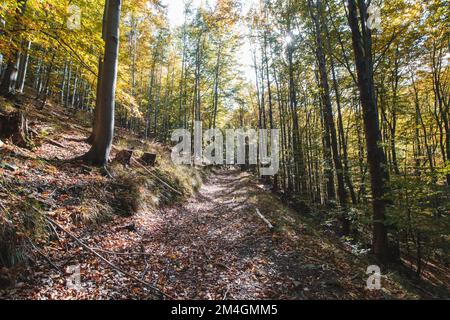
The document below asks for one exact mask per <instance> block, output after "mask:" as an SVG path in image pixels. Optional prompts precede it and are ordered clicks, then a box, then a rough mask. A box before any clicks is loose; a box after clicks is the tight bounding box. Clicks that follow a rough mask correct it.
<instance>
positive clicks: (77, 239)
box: [0, 184, 175, 300]
mask: <svg viewBox="0 0 450 320" xmlns="http://www.w3.org/2000/svg"><path fill="white" fill-rule="evenodd" d="M0 188H1V189H3V190H5V191H6V192H7V193H8V194H9V195H10V196H11V197H12V198H14V199H16V200H19V201H20V199H19V198H18V197H16V196H15V195H14V194H12V193H11V192H10V191H9V190H8V189H7V188H5V187H4V186H2V185H1V184H0ZM31 208H32V209H33V210H35V211H36V212H38V213H40V214H42V215H43V217H44V219H45V220H46V221H47V222H48V223H51V224H53V225H54V226H55V227H56V228H58V229H59V230H61V231H62V232H64V233H65V234H67V235H68V236H69V237H71V238H72V239H74V240H75V241H76V242H77V243H78V244H79V245H80V246H82V247H83V248H84V249H86V250H87V251H89V252H91V253H92V254H94V255H95V256H96V257H97V258H99V259H100V260H101V261H102V262H104V263H105V264H107V265H108V266H110V267H111V268H112V269H114V270H116V271H118V272H120V273H122V274H124V275H126V276H127V277H129V278H130V279H133V280H135V281H136V282H139V283H140V284H143V285H145V286H146V287H148V288H150V289H152V290H153V291H156V292H157V293H158V294H160V295H162V296H163V297H167V298H169V299H172V300H174V299H175V298H174V297H172V296H170V295H168V294H166V293H164V292H162V291H161V290H160V289H158V288H156V287H155V286H152V285H151V284H150V283H148V282H146V281H144V280H141V279H139V278H138V277H136V276H134V275H132V274H131V273H129V272H127V271H125V270H122V269H121V268H119V267H118V266H116V265H115V264H113V263H112V262H111V261H109V260H108V259H106V258H105V257H103V256H102V255H101V254H99V253H98V252H97V251H95V249H92V248H91V247H89V246H88V245H87V244H85V243H84V242H83V241H81V240H80V239H79V238H78V237H77V236H75V235H74V234H72V233H71V232H70V231H68V230H66V229H65V228H64V227H63V226H61V225H60V224H59V223H58V222H56V221H55V220H53V219H52V218H50V217H48V216H47V215H45V213H43V212H42V211H41V210H40V209H38V208H36V207H35V206H31Z"/></svg>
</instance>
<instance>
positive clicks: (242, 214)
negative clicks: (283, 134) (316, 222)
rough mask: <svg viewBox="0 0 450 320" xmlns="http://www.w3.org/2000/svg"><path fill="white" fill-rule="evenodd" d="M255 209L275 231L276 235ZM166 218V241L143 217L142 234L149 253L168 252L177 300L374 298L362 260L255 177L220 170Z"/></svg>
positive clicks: (165, 280) (170, 287)
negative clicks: (151, 249)
mask: <svg viewBox="0 0 450 320" xmlns="http://www.w3.org/2000/svg"><path fill="white" fill-rule="evenodd" d="M256 209H258V210H260V212H261V213H262V214H263V215H264V216H265V217H266V218H267V219H268V220H269V221H270V222H271V223H272V224H273V225H274V226H275V228H274V229H273V230H270V229H269V226H268V224H267V223H266V222H265V221H264V220H263V219H262V218H261V217H260V216H259V215H258V214H257V210H256ZM159 215H160V219H158V220H159V221H160V223H162V226H163V227H161V225H160V228H159V230H160V232H161V234H160V235H159V236H158V235H157V234H155V230H154V227H153V226H154V220H152V219H150V216H149V215H145V214H144V215H140V216H139V217H138V218H137V224H138V225H139V226H141V227H140V228H138V229H139V230H141V232H144V236H143V242H144V245H145V246H146V247H147V248H148V246H152V247H155V245H156V244H157V245H156V247H159V248H160V250H162V251H163V252H164V255H163V256H161V258H162V259H164V260H165V267H164V268H163V269H162V270H160V271H159V272H158V271H157V272H156V273H157V274H158V277H159V280H160V281H159V284H160V285H161V284H163V287H164V288H165V289H164V291H165V292H167V293H170V294H171V295H172V296H174V297H176V298H183V299H184V298H189V299H312V298H356V297H359V298H361V297H364V296H366V295H367V294H368V292H367V291H366V290H364V286H365V284H366V282H365V279H364V278H365V276H364V270H365V269H364V268H365V267H362V266H358V265H357V264H356V260H358V259H357V258H356V257H355V256H351V255H348V253H346V252H344V251H343V250H340V249H339V248H337V247H336V246H335V245H334V244H333V240H334V239H333V240H332V241H330V240H327V239H322V237H321V236H320V235H319V234H317V232H316V231H315V230H314V228H312V227H310V226H308V225H307V224H305V223H303V222H302V221H301V219H300V215H299V214H298V213H296V212H294V211H292V210H290V209H288V208H287V207H286V206H285V205H283V204H282V203H281V201H280V200H279V199H277V197H276V196H275V195H273V194H272V193H271V192H270V191H267V190H264V186H263V185H260V184H259V183H258V182H257V180H256V179H255V177H254V176H252V175H250V174H248V173H245V172H241V171H239V170H235V169H233V170H220V171H217V172H215V173H213V174H212V175H211V177H210V178H209V179H208V181H207V182H206V183H205V184H203V186H202V187H201V189H200V190H199V192H198V194H197V195H196V196H195V197H193V198H192V199H190V200H189V201H188V202H187V203H184V204H182V205H180V206H174V207H171V208H166V209H163V210H161V211H160V212H159ZM348 259H350V260H348ZM349 261H350V264H352V266H351V265H350V264H349ZM352 268H353V270H352ZM355 291H356V292H355Z"/></svg>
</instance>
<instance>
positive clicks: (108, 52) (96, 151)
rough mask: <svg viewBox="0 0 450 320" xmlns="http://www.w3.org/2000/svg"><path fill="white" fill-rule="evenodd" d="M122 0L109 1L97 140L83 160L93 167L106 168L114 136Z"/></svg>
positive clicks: (96, 128)
mask: <svg viewBox="0 0 450 320" xmlns="http://www.w3.org/2000/svg"><path fill="white" fill-rule="evenodd" d="M120 9H121V0H108V9H107V19H106V28H105V55H104V64H103V68H102V69H103V70H102V74H103V75H102V83H101V91H100V93H101V100H100V104H99V106H98V107H99V110H98V119H99V120H100V121H99V122H98V123H97V124H96V125H95V139H94V143H93V144H92V147H91V149H90V150H89V151H88V152H87V153H86V155H85V156H84V158H85V160H87V161H88V162H90V163H92V164H94V165H105V164H106V163H107V161H108V160H109V154H110V152H111V147H112V141H113V136H114V109H115V92H116V82H117V65H118V55H119V24H120Z"/></svg>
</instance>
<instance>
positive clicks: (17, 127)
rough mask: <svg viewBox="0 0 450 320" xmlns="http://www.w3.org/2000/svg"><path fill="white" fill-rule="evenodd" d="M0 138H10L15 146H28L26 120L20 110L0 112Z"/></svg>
mask: <svg viewBox="0 0 450 320" xmlns="http://www.w3.org/2000/svg"><path fill="white" fill-rule="evenodd" d="M0 139H4V140H6V139H10V140H11V142H12V143H13V144H15V145H16V146H19V147H23V148H30V145H31V141H30V130H29V128H28V120H27V119H26V117H25V115H24V114H23V113H22V112H14V113H10V114H0Z"/></svg>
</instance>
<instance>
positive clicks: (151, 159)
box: [139, 152, 156, 167]
mask: <svg viewBox="0 0 450 320" xmlns="http://www.w3.org/2000/svg"><path fill="white" fill-rule="evenodd" d="M139 162H140V163H142V164H144V165H146V166H148V167H153V166H154V165H155V163H156V154H154V153H148V152H145V153H144V154H143V155H142V157H141V158H140V159H139Z"/></svg>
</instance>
